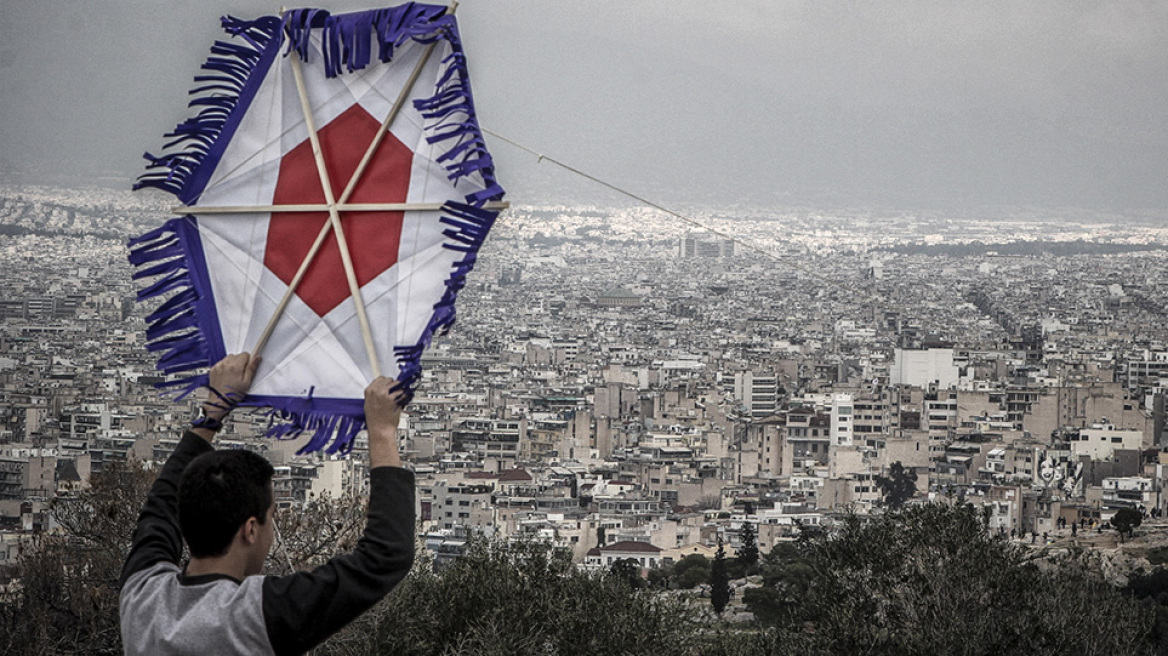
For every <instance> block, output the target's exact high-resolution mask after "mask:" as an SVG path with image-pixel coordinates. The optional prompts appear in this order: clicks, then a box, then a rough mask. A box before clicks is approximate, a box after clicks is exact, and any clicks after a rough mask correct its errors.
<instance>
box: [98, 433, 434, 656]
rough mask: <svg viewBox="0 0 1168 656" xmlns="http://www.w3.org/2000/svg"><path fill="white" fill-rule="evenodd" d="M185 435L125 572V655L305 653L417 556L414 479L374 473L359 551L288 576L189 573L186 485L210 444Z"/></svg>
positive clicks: (153, 493) (153, 494)
mask: <svg viewBox="0 0 1168 656" xmlns="http://www.w3.org/2000/svg"><path fill="white" fill-rule="evenodd" d="M211 448H212V447H211V445H210V444H208V443H207V442H206V440H203V439H201V438H200V437H199V436H197V435H195V434H194V433H191V432H189V431H188V432H187V433H186V434H185V435H183V439H182V441H181V442H179V445H178V447H177V448H176V449H175V452H174V454H173V455H172V456H171V457H170V459H169V460H167V461H166V465H165V466H164V467H163V468H162V473H161V474H159V476H158V480H157V481H155V483H154V486H153V487H152V488H151V489H150V494H149V496H148V497H147V499H146V504H145V505H144V506H143V508H142V514H141V515H140V516H139V517H138V526H137V528H136V529H135V531H134V542H133V546H132V548H131V551H130V556H129V558H127V559H126V563H125V565H124V566H123V568H122V576H121V580H120V584H121V590H122V594H121V620H122V642H123V644H124V645H125V653H126V654H151V655H157V656H168V655H171V654H249V655H250V654H281V655H282V654H301V653H304V652H305V651H308V650H309V649H311V648H312V647H314V646H316V645H317V644H319V643H320V642H322V641H324V639H325V638H327V637H329V636H330V635H332V634H333V633H335V632H336V631H338V630H339V629H340V628H341V627H343V626H344V625H345V624H347V623H348V622H350V621H351V620H353V619H354V618H356V617H357V616H358V615H360V614H361V613H363V612H365V611H366V610H368V609H369V608H370V607H371V606H373V605H374V604H375V603H377V602H378V601H379V600H380V599H381V598H382V597H384V596H385V595H386V594H387V593H388V592H389V591H390V590H391V589H392V588H393V587H394V586H395V585H397V584H398V582H400V581H401V580H402V578H404V577H405V575H406V573H407V572H409V570H410V567H411V566H412V565H413V562H414V475H413V473H412V472H410V471H408V470H406V469H401V468H398V467H378V468H376V469H373V470H371V471H370V474H369V477H370V493H369V511H368V517H367V520H366V525H365V533H364V534H363V535H362V537H361V539H360V541H359V542H358V543H357V546H356V547H355V548H354V549H353V551H352V552H350V553H346V554H342V555H339V556H337V557H335V558H333V559H332V560H330V561H329V562H327V563H325V564H324V565H322V566H320V567H318V568H316V569H315V570H313V571H311V572H297V573H295V574H291V575H289V576H250V577H248V578H247V579H246V580H244V581H238V580H236V579H234V578H232V577H230V576H226V575H215V574H212V575H207V576H185V575H184V574H183V571H182V569H181V568H180V566H179V560H180V558H181V554H182V534H181V533H180V531H179V525H178V483H179V480H180V478H181V477H182V472H183V470H184V469H185V468H186V466H187V464H189V463H190V462H191V460H193V459H194V458H195V457H196V456H198V455H199V454H201V453H204V452H206V451H210V450H211Z"/></svg>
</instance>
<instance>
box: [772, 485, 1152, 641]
mask: <svg viewBox="0 0 1168 656" xmlns="http://www.w3.org/2000/svg"><path fill="white" fill-rule="evenodd" d="M796 549H798V557H799V558H800V559H801V560H802V561H803V562H804V563H805V565H806V567H807V568H808V569H809V574H810V582H809V585H807V586H806V588H805V589H804V590H803V591H802V592H801V594H800V596H799V603H798V604H795V605H793V606H791V607H790V609H789V612H787V613H785V614H781V617H780V620H781V621H780V623H779V625H778V630H780V631H783V632H784V635H788V634H790V633H813V635H815V636H816V641H817V646H816V648H815V649H811V650H809V651H815V652H818V653H878V654H942V653H947V654H952V653H984V654H993V653H1034V654H1039V653H1041V654H1053V653H1093V652H1094V653H1109V654H1133V655H1134V654H1147V653H1150V647H1151V645H1152V644H1153V640H1154V635H1153V633H1152V627H1153V625H1154V616H1155V614H1154V612H1153V611H1152V610H1151V609H1149V608H1144V607H1142V606H1141V605H1140V604H1139V603H1138V602H1134V601H1132V600H1130V599H1128V598H1126V597H1125V596H1124V595H1123V594H1122V593H1120V592H1119V591H1117V590H1116V589H1115V588H1113V587H1112V586H1110V585H1109V584H1107V583H1106V582H1105V581H1104V580H1103V579H1102V577H1101V575H1100V574H1099V571H1100V567H1099V565H1098V563H1097V562H1091V561H1089V560H1088V559H1087V558H1086V557H1077V556H1075V555H1073V554H1071V555H1067V556H1065V557H1063V558H1062V559H1060V560H1058V561H1053V562H1051V563H1049V564H1050V567H1046V568H1039V567H1038V566H1036V564H1035V562H1034V560H1033V554H1032V553H1030V552H1028V551H1027V550H1025V549H1023V548H1021V547H1019V546H1017V545H1014V544H1013V543H1011V542H1010V540H1009V539H1008V538H1003V537H1002V536H1001V535H999V534H998V533H997V532H996V531H990V530H989V529H988V528H987V527H986V525H985V523H984V521H983V520H982V516H981V513H980V512H978V510H977V509H976V508H974V507H973V506H972V505H970V504H958V505H952V504H948V503H936V504H925V505H920V506H911V507H906V508H904V509H902V510H898V511H891V512H888V513H885V514H883V515H879V516H864V517H860V516H852V517H849V518H846V519H845V521H844V522H843V524H842V525H841V526H839V527H838V528H837V529H836V530H834V531H833V532H832V533H831V534H830V535H827V536H822V535H821V536H812V537H809V538H808V539H807V540H806V541H804V542H799V543H797V544H796ZM764 576H765V575H764Z"/></svg>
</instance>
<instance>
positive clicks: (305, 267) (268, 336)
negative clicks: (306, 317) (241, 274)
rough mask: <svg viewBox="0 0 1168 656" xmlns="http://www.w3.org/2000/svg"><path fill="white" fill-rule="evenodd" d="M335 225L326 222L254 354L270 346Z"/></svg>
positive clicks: (269, 322) (301, 263)
mask: <svg viewBox="0 0 1168 656" xmlns="http://www.w3.org/2000/svg"><path fill="white" fill-rule="evenodd" d="M332 227H333V224H332V222H331V221H326V222H325V224H324V225H323V226H321V228H320V234H318V235H317V236H316V241H314V242H312V248H310V249H308V254H307V255H305V256H304V260H303V261H302V262H300V268H299V269H297V270H296V275H295V276H292V281H291V282H289V283H288V288H287V289H285V290H284V296H283V298H281V299H280V302H279V303H278V304H277V305H276V311H275V312H273V313H272V318H271V319H268V325H267V326H264V332H263V333H261V334H260V339H259V341H258V342H256V345H255V348H254V349H252V351H251V352H252V353H253V354H256V355H258V354H259V353H260V352H261V351H263V350H264V347H265V346H267V345H268V340H269V339H271V338H272V333H273V332H274V331H275V330H276V322H277V321H278V320H279V319H280V317H282V316H284V310H286V309H287V308H288V302H289V301H291V300H292V295H293V294H295V293H296V288H297V287H298V286H300V281H301V280H303V279H304V274H305V273H307V272H308V267H309V265H310V264H312V260H313V258H315V257H316V252H317V251H319V250H320V247H321V246H322V245H324V239H325V237H327V236H328V233H329V230H331V229H332Z"/></svg>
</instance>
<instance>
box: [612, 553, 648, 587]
mask: <svg viewBox="0 0 1168 656" xmlns="http://www.w3.org/2000/svg"><path fill="white" fill-rule="evenodd" d="M608 573H609V575H610V576H613V577H615V578H616V579H617V580H619V581H623V582H624V583H625V585H627V586H629V587H630V588H632V589H634V590H636V589H638V588H643V587H645V579H643V578H641V564H640V563H638V562H637V561H636V560H635V559H633V558H621V559H619V560H617V561H616V562H614V563H613V564H612V566H611V567H609V568H608Z"/></svg>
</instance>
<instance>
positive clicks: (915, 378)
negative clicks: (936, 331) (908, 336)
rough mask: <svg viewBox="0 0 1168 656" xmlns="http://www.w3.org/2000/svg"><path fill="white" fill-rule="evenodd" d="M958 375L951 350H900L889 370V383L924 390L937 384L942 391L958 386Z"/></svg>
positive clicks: (897, 350) (897, 351)
mask: <svg viewBox="0 0 1168 656" xmlns="http://www.w3.org/2000/svg"><path fill="white" fill-rule="evenodd" d="M958 374H959V370H958V368H957V365H955V364H953V349H951V348H929V349H899V348H898V349H896V354H895V357H894V360H893V362H892V367H891V368H890V370H889V382H890V383H892V384H893V385H911V386H913V387H921V388H924V389H928V387H929V386H930V385H932V384H936V385H937V387H938V388H940V389H948V388H950V387H953V386H954V385H956V384H957V381H958V378H959V375H958Z"/></svg>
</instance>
